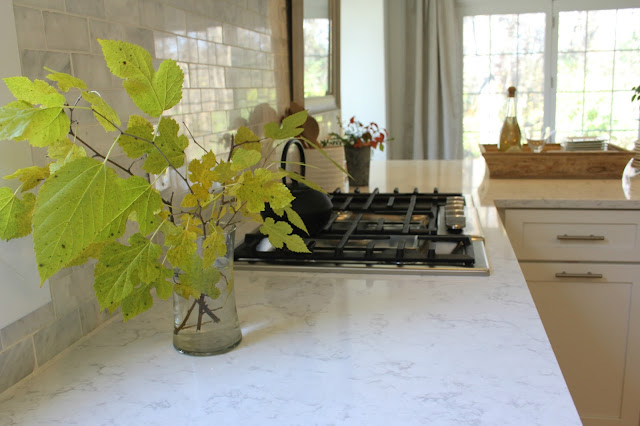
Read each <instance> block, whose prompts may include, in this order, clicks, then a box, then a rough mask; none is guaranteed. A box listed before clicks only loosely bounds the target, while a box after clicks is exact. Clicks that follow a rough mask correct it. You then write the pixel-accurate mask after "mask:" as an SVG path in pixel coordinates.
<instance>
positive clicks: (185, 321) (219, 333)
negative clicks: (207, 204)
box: [173, 228, 242, 356]
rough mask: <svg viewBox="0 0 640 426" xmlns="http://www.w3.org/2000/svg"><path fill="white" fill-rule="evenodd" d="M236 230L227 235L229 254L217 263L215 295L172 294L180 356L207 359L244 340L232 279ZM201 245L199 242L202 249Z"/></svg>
mask: <svg viewBox="0 0 640 426" xmlns="http://www.w3.org/2000/svg"><path fill="white" fill-rule="evenodd" d="M234 237H235V228H234V229H233V230H231V231H229V232H227V233H226V234H225V241H226V246H227V254H226V255H225V256H223V257H219V258H217V259H216V261H215V263H214V267H215V268H216V269H217V270H218V271H219V272H220V279H219V280H218V282H217V283H215V286H214V288H215V289H217V290H219V291H215V293H216V294H213V295H209V294H206V293H201V294H200V295H199V297H193V296H191V297H184V296H182V295H180V294H178V293H177V292H174V294H173V316H174V325H173V346H174V348H176V350H177V351H178V352H180V353H183V354H187V355H195V356H208V355H216V354H221V353H225V352H228V351H230V350H232V349H233V348H235V347H236V346H238V344H240V341H241V340H242V331H241V330H240V321H239V320H238V311H237V309H236V297H235V287H234V279H233V250H234ZM200 243H201V242H200V241H199V244H198V245H199V247H200V245H201V244H200Z"/></svg>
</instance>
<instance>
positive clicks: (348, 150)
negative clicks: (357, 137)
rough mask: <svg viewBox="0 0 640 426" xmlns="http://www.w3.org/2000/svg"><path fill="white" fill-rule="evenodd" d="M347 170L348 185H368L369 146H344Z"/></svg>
mask: <svg viewBox="0 0 640 426" xmlns="http://www.w3.org/2000/svg"><path fill="white" fill-rule="evenodd" d="M344 155H345V157H346V159H347V172H349V175H350V176H349V186H369V166H370V163H371V147H370V146H365V147H362V148H354V147H352V146H349V145H345V147H344Z"/></svg>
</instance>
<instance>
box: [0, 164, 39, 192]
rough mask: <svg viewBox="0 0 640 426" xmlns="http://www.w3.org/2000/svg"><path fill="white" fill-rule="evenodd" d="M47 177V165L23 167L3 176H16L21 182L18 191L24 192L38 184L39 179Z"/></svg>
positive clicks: (7, 177)
mask: <svg viewBox="0 0 640 426" xmlns="http://www.w3.org/2000/svg"><path fill="white" fill-rule="evenodd" d="M48 177H49V168H48V167H38V166H31V167H25V168H24V169H18V170H16V171H15V172H13V173H12V174H10V175H8V176H5V177H4V178H5V179H16V178H18V179H19V180H20V182H22V187H21V188H20V192H25V191H28V190H30V189H33V188H35V187H36V186H38V184H39V183H40V181H41V180H45V179H46V178H48Z"/></svg>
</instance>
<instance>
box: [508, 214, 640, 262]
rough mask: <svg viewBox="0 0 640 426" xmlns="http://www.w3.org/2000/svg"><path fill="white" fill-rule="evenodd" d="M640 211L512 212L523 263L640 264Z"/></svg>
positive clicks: (516, 248) (516, 245) (514, 240)
mask: <svg viewBox="0 0 640 426" xmlns="http://www.w3.org/2000/svg"><path fill="white" fill-rule="evenodd" d="M639 228H640V211H637V210H542V209H508V210H506V211H505V229H506V231H507V234H508V235H509V239H510V240H511V244H512V245H513V249H514V251H515V252H516V256H517V257H518V259H519V260H550V261H600V262H638V261H640V233H639Z"/></svg>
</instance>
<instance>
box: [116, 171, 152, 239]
mask: <svg viewBox="0 0 640 426" xmlns="http://www.w3.org/2000/svg"><path fill="white" fill-rule="evenodd" d="M118 186H119V187H120V189H121V191H122V195H121V199H120V207H121V210H122V213H121V214H122V215H128V212H129V211H131V210H133V211H134V212H135V217H136V221H137V222H138V227H139V229H140V233H141V234H143V235H148V234H150V233H152V232H153V231H155V230H156V228H157V227H158V225H159V224H160V223H159V221H158V217H157V216H156V214H157V213H159V212H160V210H162V197H161V196H160V194H159V193H158V191H157V190H155V189H154V188H153V186H151V185H150V184H149V182H147V180H146V179H144V178H142V177H140V176H131V177H130V178H128V179H120V180H118Z"/></svg>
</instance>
